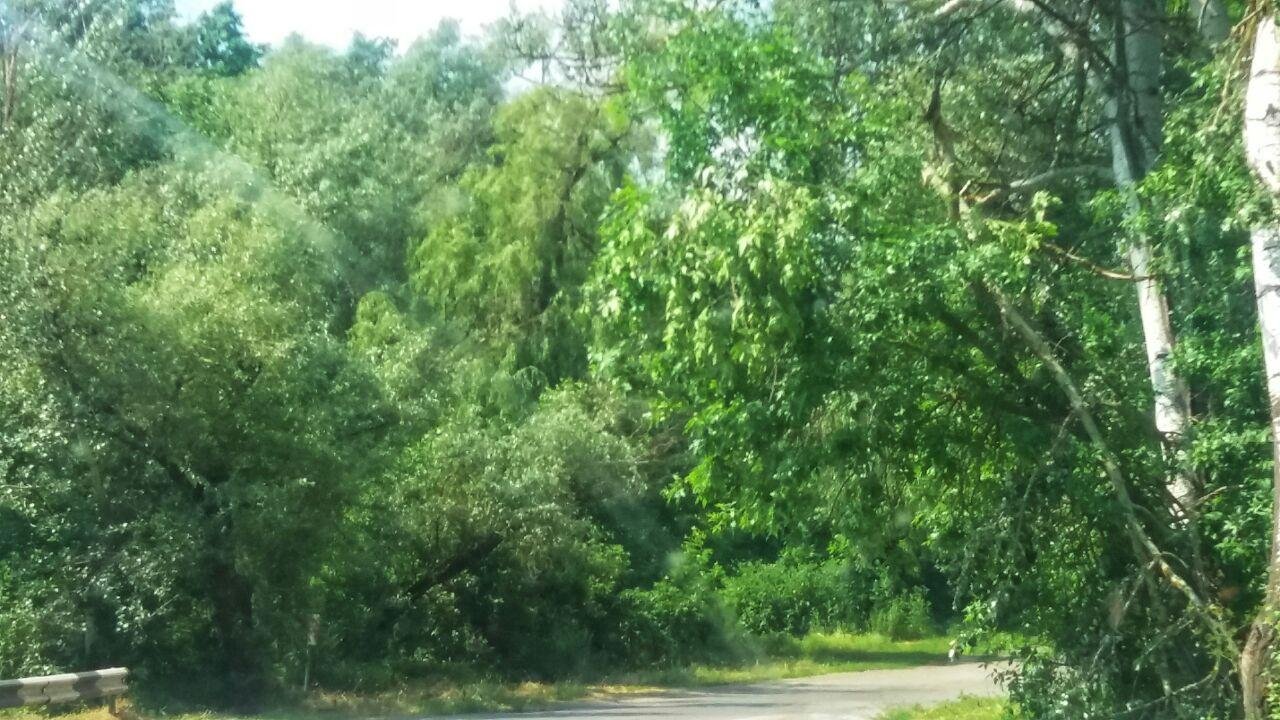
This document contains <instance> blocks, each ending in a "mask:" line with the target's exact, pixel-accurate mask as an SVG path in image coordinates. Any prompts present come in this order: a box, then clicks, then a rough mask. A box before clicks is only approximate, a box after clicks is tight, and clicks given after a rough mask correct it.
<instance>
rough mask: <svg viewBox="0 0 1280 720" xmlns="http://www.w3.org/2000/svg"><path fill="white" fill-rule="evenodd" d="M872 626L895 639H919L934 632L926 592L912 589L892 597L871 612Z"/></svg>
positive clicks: (874, 630)
mask: <svg viewBox="0 0 1280 720" xmlns="http://www.w3.org/2000/svg"><path fill="white" fill-rule="evenodd" d="M870 628H871V631H872V632H876V633H879V634H881V635H884V636H885V637H888V638H891V639H893V640H918V639H920V638H922V637H924V636H926V635H928V634H930V633H931V632H933V630H934V627H933V619H932V617H931V614H930V612H929V602H928V601H927V600H925V597H924V592H923V591H921V590H918V589H917V590H912V591H911V592H909V593H907V594H905V595H899V596H898V597H894V598H890V599H888V600H886V601H884V602H883V603H881V604H880V605H879V606H877V607H876V609H875V610H874V611H873V612H872V613H871V623H870Z"/></svg>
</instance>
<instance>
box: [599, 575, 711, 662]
mask: <svg viewBox="0 0 1280 720" xmlns="http://www.w3.org/2000/svg"><path fill="white" fill-rule="evenodd" d="M618 617H619V630H618V637H617V640H618V643H619V647H618V648H617V649H616V650H615V653H614V654H615V655H616V656H617V661H618V662H619V664H621V665H634V666H669V665H685V664H688V663H692V662H696V661H699V660H709V659H712V658H719V657H724V656H726V655H728V654H729V652H730V650H731V648H733V647H734V645H735V643H734V642H733V638H732V635H733V633H732V631H731V629H730V624H729V623H728V622H727V621H726V618H725V613H724V611H723V609H722V608H721V607H720V605H719V603H718V602H717V599H716V597H715V595H714V593H712V592H711V590H710V589H709V588H706V587H698V586H694V587H689V586H688V584H687V583H683V582H676V581H672V580H670V579H664V580H662V581H660V582H658V583H657V584H655V585H654V586H653V587H652V588H649V589H646V590H638V589H632V590H626V591H624V592H622V593H621V594H620V596H619V608H618Z"/></svg>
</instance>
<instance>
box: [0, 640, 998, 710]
mask: <svg viewBox="0 0 1280 720" xmlns="http://www.w3.org/2000/svg"><path fill="white" fill-rule="evenodd" d="M950 642H951V640H950V638H949V637H947V636H941V635H939V636H933V637H926V638H923V639H920V640H891V639H889V638H887V637H884V636H882V635H875V634H853V633H840V632H837V633H812V634H810V635H808V636H805V637H803V638H792V637H770V638H761V639H757V640H756V641H755V642H754V643H753V646H752V647H749V648H746V649H745V650H744V653H743V656H744V657H746V658H747V659H746V660H742V659H739V660H737V661H734V662H724V663H708V664H695V665H689V666H685V667H676V668H668V669H654V670H638V671H631V672H624V673H615V674H609V675H606V676H604V677H601V678H594V679H590V680H569V681H561V682H555V683H540V682H522V683H512V682H502V681H495V680H484V679H448V678H441V679H438V680H432V681H414V682H409V683H406V684H404V685H403V686H401V687H398V688H397V689H395V690H389V691H383V692H371V693H368V692H366V693H354V692H350V693H348V692H327V691H316V692H312V693H309V694H307V695H306V696H305V697H300V698H298V699H297V700H296V701H293V702H288V703H281V704H280V705H279V706H276V707H268V708H266V709H265V710H264V711H263V712H262V713H261V714H260V715H258V717H260V718H262V720H348V719H350V718H375V717H381V718H388V717H391V718H405V717H422V716H425V715H451V714H463V713H472V712H482V711H485V712H505V711H519V710H533V709H539V708H545V707H548V706H550V705H553V704H555V703H557V702H563V701H567V700H582V699H589V698H606V697H619V696H623V695H628V694H643V693H656V692H661V691H662V690H663V689H665V688H688V687H699V686H710V685H730V684H744V683H754V682H764V681H768V680H781V679H785V678H795V677H805V676H809V675H821V674H824V673H834V672H854V671H860V670H885V669H894V668H908V667H918V666H921V665H928V664H933V663H944V662H946V656H947V649H948V647H949V645H950ZM122 708H123V710H124V712H123V714H122V717H123V718H124V719H125V720H137V719H139V718H164V719H165V720H233V719H234V717H235V716H233V715H228V714H222V713H213V712H200V713H189V712H177V711H172V710H166V709H165V708H154V707H146V708H143V709H137V708H133V707H130V706H129V705H128V704H127V703H125V704H122ZM51 717H55V718H57V719H58V720H115V719H114V718H112V716H111V715H110V714H109V713H107V711H106V709H105V708H101V707H88V708H84V709H78V710H77V709H74V708H73V709H71V710H69V711H65V710H58V709H51V710H42V709H34V710H33V709H15V710H0V720H48V719H49V718H51ZM891 717H892V718H893V720H897V717H896V716H891ZM902 717H904V718H912V720H914V718H915V717H916V716H913V715H907V716H902ZM922 717H933V716H922ZM945 717H948V718H950V717H953V716H951V715H947V716H945ZM959 717H963V718H967V717H968V716H959ZM973 717H974V718H975V720H976V719H978V718H981V719H982V720H986V717H987V716H983V715H975V716H973ZM992 717H996V716H992Z"/></svg>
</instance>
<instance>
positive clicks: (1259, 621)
mask: <svg viewBox="0 0 1280 720" xmlns="http://www.w3.org/2000/svg"><path fill="white" fill-rule="evenodd" d="M1244 122H1245V150H1246V152H1247V154H1248V157H1249V165H1250V166H1251V167H1252V168H1253V170H1254V172H1255V173H1256V174H1257V176H1258V179H1259V180H1260V181H1261V182H1262V185H1263V186H1264V187H1265V188H1266V190H1267V192H1269V193H1270V194H1271V195H1272V196H1273V198H1274V197H1276V196H1280V37H1278V36H1277V32H1276V17H1275V15H1274V14H1271V15H1267V16H1266V17H1265V18H1263V19H1262V21H1261V22H1260V24H1259V25H1258V30H1257V36H1256V38H1255V39H1254V45H1253V65H1252V69H1251V70H1250V73H1249V83H1248V87H1247V90H1246V92H1245V118H1244ZM1251 245H1252V250H1253V279H1254V290H1255V293H1256V295H1257V298H1258V324H1259V326H1260V328H1261V331H1262V350H1263V358H1264V360H1265V365H1266V374H1267V395H1268V399H1269V401H1270V402H1269V404H1270V407H1271V435H1272V446H1273V452H1274V468H1275V472H1276V473H1280V227H1277V226H1276V224H1275V223H1274V222H1271V223H1261V224H1259V226H1258V227H1256V228H1254V230H1253V232H1252V241H1251ZM1272 486H1273V487H1272V492H1273V497H1272V503H1273V507H1272V540H1271V550H1270V553H1269V555H1268V558H1267V560H1268V562H1267V585H1266V595H1265V599H1264V601H1263V604H1262V607H1261V609H1260V610H1259V611H1258V615H1257V617H1256V618H1255V619H1254V621H1253V626H1252V627H1251V628H1250V630H1249V637H1248V641H1247V643H1246V645H1245V648H1244V652H1243V654H1242V656H1241V663H1240V665H1241V667H1240V682H1241V688H1242V691H1243V695H1244V708H1245V715H1246V717H1248V718H1250V719H1251V720H1252V719H1253V718H1262V717H1264V712H1265V705H1266V697H1265V695H1266V680H1267V677H1266V675H1267V669H1268V667H1269V665H1270V662H1271V657H1272V652H1273V648H1274V644H1275V635H1276V620H1277V617H1280V616H1278V613H1280V536H1277V534H1276V531H1277V529H1280V515H1278V514H1277V513H1280V497H1277V496H1276V495H1275V493H1276V492H1277V491H1280V474H1277V475H1274V476H1273V483H1272Z"/></svg>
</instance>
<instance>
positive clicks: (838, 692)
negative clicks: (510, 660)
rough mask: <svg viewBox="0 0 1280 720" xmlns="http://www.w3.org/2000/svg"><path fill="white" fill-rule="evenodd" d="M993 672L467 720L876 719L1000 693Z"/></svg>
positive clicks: (941, 669)
mask: <svg viewBox="0 0 1280 720" xmlns="http://www.w3.org/2000/svg"><path fill="white" fill-rule="evenodd" d="M991 670H992V668H991V667H990V666H984V665H982V664H980V663H977V662H961V663H956V664H954V665H932V666H927V667H919V668H910V669H906V670H868V671H866V672H855V673H839V674H835V675H819V676H817V677H808V678H798V679H795V680H782V681H778V682H771V683H761V684H758V685H733V686H719V687H709V688H699V689H694V690H672V691H666V692H661V693H655V694H652V695H643V696H632V697H625V698H618V699H610V700H595V701H588V702H581V703H572V704H566V705H560V706H557V707H556V708H555V709H554V710H541V711H537V712H529V713H512V714H504V715H469V716H465V718H466V719H467V720H498V719H499V718H518V719H519V720H782V719H783V718H787V719H788V720H791V719H795V720H837V719H838V720H872V719H873V718H875V717H876V716H878V715H879V714H880V713H882V712H884V711H885V710H888V709H889V708H895V707H902V706H904V705H917V704H924V705H928V704H934V703H940V702H943V701H946V700H951V699H954V698H957V697H960V696H961V695H978V696H987V695H996V694H998V693H999V689H998V688H997V687H996V685H995V684H994V683H993V682H992V681H991V677H990V675H991Z"/></svg>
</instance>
